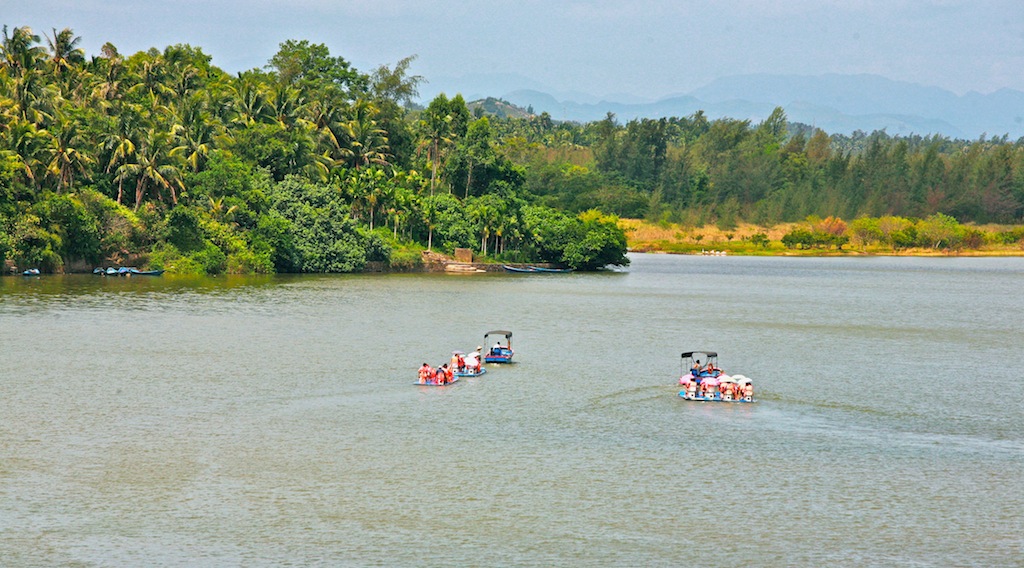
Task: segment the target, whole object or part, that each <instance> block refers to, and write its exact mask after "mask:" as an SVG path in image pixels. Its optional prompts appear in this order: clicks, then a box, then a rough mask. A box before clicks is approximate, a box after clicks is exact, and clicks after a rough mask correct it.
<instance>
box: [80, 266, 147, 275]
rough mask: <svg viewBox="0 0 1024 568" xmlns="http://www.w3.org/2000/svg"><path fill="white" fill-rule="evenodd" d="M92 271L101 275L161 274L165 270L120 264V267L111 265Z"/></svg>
mask: <svg viewBox="0 0 1024 568" xmlns="http://www.w3.org/2000/svg"><path fill="white" fill-rule="evenodd" d="M92 273H93V274H97V275H100V276H160V275H161V274H163V273H164V271H163V269H160V270H139V269H138V268H135V267H134V266H120V267H118V268H114V267H113V266H111V267H109V268H107V269H103V268H95V269H93V271H92Z"/></svg>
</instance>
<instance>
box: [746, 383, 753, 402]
mask: <svg viewBox="0 0 1024 568" xmlns="http://www.w3.org/2000/svg"><path fill="white" fill-rule="evenodd" d="M743 400H746V401H748V402H749V401H752V400H754V383H747V384H745V385H743Z"/></svg>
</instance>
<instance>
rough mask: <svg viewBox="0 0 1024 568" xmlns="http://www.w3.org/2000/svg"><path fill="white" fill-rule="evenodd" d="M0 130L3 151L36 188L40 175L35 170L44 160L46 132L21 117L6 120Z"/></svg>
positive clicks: (25, 178)
mask: <svg viewBox="0 0 1024 568" xmlns="http://www.w3.org/2000/svg"><path fill="white" fill-rule="evenodd" d="M0 132H2V133H3V137H2V147H3V148H5V150H3V152H4V153H6V154H7V155H8V156H10V157H11V158H12V161H13V162H14V164H15V166H16V167H17V170H18V171H19V172H20V173H21V174H22V175H23V176H24V180H25V182H27V183H28V185H30V186H31V187H33V188H37V187H38V179H39V177H40V176H38V175H36V170H37V169H41V168H40V166H41V165H42V164H43V162H44V160H45V154H44V151H45V147H46V144H45V142H46V137H47V132H46V131H45V130H39V129H37V128H36V125H35V124H33V123H31V122H29V121H27V120H24V119H22V118H14V119H13V120H11V121H9V122H7V124H6V125H5V126H4V127H3V129H2V130H0Z"/></svg>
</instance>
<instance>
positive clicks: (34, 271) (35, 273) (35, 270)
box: [21, 268, 40, 276]
mask: <svg viewBox="0 0 1024 568" xmlns="http://www.w3.org/2000/svg"><path fill="white" fill-rule="evenodd" d="M39 274H40V272H39V269H38V268H29V269H28V270H26V271H24V272H22V273H21V275H22V276H39Z"/></svg>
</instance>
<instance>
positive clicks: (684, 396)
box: [679, 390, 757, 404]
mask: <svg viewBox="0 0 1024 568" xmlns="http://www.w3.org/2000/svg"><path fill="white" fill-rule="evenodd" d="M679 397H680V398H682V399H683V400H693V401H696V402H726V403H728V402H742V403H748V404H749V403H752V402H757V401H756V400H754V399H753V398H746V397H744V398H736V399H733V398H722V397H721V396H720V395H716V396H700V395H694V396H690V395H689V394H687V393H686V391H684V390H682V391H679Z"/></svg>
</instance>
